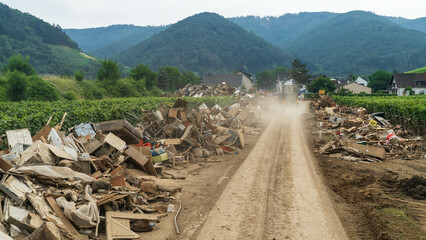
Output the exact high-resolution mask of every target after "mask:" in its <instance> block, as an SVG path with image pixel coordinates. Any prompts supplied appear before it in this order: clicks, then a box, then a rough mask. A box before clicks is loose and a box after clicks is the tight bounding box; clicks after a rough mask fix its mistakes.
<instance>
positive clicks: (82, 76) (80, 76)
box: [74, 71, 84, 82]
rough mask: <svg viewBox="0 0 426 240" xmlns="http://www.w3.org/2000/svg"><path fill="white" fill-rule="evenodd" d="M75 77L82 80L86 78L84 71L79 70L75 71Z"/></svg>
mask: <svg viewBox="0 0 426 240" xmlns="http://www.w3.org/2000/svg"><path fill="white" fill-rule="evenodd" d="M74 78H75V80H77V81H79V82H81V81H83V79H84V73H82V72H80V71H77V72H75V73H74Z"/></svg>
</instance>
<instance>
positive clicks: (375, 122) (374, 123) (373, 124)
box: [369, 119, 377, 127]
mask: <svg viewBox="0 0 426 240" xmlns="http://www.w3.org/2000/svg"><path fill="white" fill-rule="evenodd" d="M369 123H370V125H371V126H373V127H374V126H376V125H377V121H375V120H373V119H370V122H369Z"/></svg>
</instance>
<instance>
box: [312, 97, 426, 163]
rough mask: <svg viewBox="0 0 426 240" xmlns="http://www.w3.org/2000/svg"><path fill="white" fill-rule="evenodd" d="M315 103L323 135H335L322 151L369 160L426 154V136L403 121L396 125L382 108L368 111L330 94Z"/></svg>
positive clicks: (416, 156) (412, 157) (319, 127)
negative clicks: (342, 103)
mask: <svg viewBox="0 0 426 240" xmlns="http://www.w3.org/2000/svg"><path fill="white" fill-rule="evenodd" d="M312 107H313V108H314V109H315V114H314V117H315V118H316V120H317V124H316V127H317V128H318V129H319V132H318V133H319V137H320V138H322V135H326V134H330V135H331V136H332V137H331V139H330V140H329V141H328V142H327V143H326V144H325V145H323V146H322V147H320V149H319V153H320V154H327V155H330V157H335V158H340V159H344V160H348V161H367V162H372V161H382V160H385V159H421V158H424V157H426V155H425V149H426V148H425V147H426V146H425V143H424V141H423V138H422V137H414V136H412V135H411V134H410V132H409V131H407V130H405V129H402V127H401V126H399V125H396V126H393V125H392V124H391V123H389V122H388V121H387V120H386V119H385V118H384V113H382V112H381V113H373V114H367V113H366V110H365V109H364V108H355V107H348V106H339V105H336V103H334V101H333V100H332V99H331V98H329V97H328V96H325V97H321V98H319V99H318V100H317V101H315V102H313V103H312ZM326 137H327V136H325V138H326Z"/></svg>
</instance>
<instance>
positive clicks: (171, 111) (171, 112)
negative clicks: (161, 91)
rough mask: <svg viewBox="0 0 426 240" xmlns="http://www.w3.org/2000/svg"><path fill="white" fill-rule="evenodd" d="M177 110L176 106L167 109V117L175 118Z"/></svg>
mask: <svg viewBox="0 0 426 240" xmlns="http://www.w3.org/2000/svg"><path fill="white" fill-rule="evenodd" d="M177 114H178V110H177V109H176V108H170V109H169V117H171V118H177Z"/></svg>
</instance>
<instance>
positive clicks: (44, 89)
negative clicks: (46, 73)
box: [28, 76, 59, 101]
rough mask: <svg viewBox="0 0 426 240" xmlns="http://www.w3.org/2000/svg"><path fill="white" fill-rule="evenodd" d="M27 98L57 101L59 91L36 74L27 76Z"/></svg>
mask: <svg viewBox="0 0 426 240" xmlns="http://www.w3.org/2000/svg"><path fill="white" fill-rule="evenodd" d="M28 82H29V88H28V99H29V100H33V101H57V100H59V91H58V90H57V89H56V88H55V87H54V86H53V85H52V84H50V83H48V82H46V81H44V80H43V79H41V78H39V77H37V76H31V77H30V78H29V81H28Z"/></svg>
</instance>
